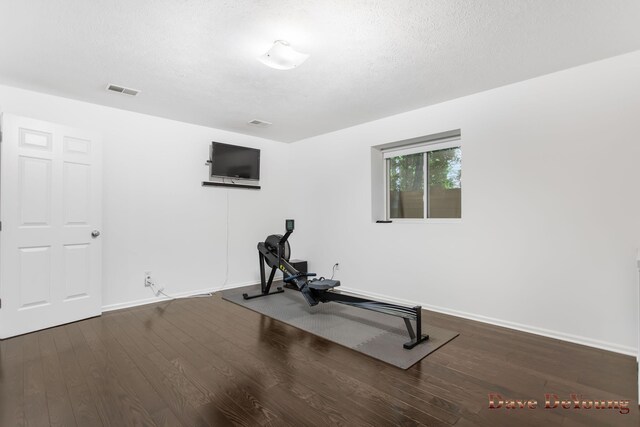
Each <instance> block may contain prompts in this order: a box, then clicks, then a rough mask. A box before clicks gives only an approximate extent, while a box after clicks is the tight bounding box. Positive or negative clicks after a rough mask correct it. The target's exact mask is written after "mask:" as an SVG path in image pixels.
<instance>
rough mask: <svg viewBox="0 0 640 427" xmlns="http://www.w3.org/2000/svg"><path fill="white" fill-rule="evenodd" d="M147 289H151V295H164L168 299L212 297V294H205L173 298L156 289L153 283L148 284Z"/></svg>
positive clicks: (162, 290)
mask: <svg viewBox="0 0 640 427" xmlns="http://www.w3.org/2000/svg"><path fill="white" fill-rule="evenodd" d="M149 287H150V288H151V290H152V291H153V293H154V294H156V296H159V295H164V296H165V297H167V298H169V299H187V298H209V297H212V296H213V293H211V292H205V293H204V294H197V295H186V296H183V297H174V296H171V295H169V294H166V293H164V289H156V284H155V283H153V282H151V283H149Z"/></svg>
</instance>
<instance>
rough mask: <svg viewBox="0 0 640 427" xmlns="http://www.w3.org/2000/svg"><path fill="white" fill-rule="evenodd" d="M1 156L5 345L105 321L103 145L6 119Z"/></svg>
mask: <svg viewBox="0 0 640 427" xmlns="http://www.w3.org/2000/svg"><path fill="white" fill-rule="evenodd" d="M0 149H1V151H0V221H2V231H0V298H1V304H2V305H1V307H0V338H8V337H12V336H15V335H20V334H24V333H27V332H31V331H35V330H39V329H44V328H48V327H51V326H55V325H60V324H63V323H68V322H73V321H76V320H80V319H85V318H87V317H92V316H97V315H99V314H100V313H101V306H102V289H101V275H102V272H101V267H102V265H101V264H102V262H101V257H102V255H101V250H102V248H101V246H102V245H101V240H102V239H101V237H99V232H100V226H101V220H102V218H101V197H102V191H101V186H102V182H101V178H102V171H101V147H100V140H99V139H98V138H96V136H95V135H93V134H91V133H89V132H85V131H81V130H77V129H71V128H68V127H64V126H60V125H56V124H53V123H47V122H41V121H38V120H33V119H28V118H25V117H18V116H13V115H10V114H3V115H2V143H1V144H0ZM92 233H93V235H92Z"/></svg>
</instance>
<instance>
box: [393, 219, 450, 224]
mask: <svg viewBox="0 0 640 427" xmlns="http://www.w3.org/2000/svg"><path fill="white" fill-rule="evenodd" d="M390 221H391V223H392V224H459V223H461V222H462V218H391V219H390Z"/></svg>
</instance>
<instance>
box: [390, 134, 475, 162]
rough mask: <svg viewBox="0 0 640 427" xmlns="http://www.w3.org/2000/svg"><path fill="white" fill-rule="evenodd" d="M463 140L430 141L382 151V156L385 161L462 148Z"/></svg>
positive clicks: (456, 138)
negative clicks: (392, 158) (410, 155)
mask: <svg viewBox="0 0 640 427" xmlns="http://www.w3.org/2000/svg"><path fill="white" fill-rule="evenodd" d="M461 147H462V140H461V139H460V137H455V138H450V139H446V140H437V141H429V142H425V143H423V144H416V145H411V146H408V147H407V146H404V147H397V148H390V149H388V150H382V156H383V157H384V158H385V159H389V158H391V157H397V156H408V155H409V154H418V153H428V152H429V151H438V150H446V149H447V148H461Z"/></svg>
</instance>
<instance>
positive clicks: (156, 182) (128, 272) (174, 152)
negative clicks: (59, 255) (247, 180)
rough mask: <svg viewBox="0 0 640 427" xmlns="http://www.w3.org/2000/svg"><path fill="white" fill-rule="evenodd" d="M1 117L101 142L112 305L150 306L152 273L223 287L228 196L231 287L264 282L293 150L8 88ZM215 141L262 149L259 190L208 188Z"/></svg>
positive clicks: (170, 281)
mask: <svg viewBox="0 0 640 427" xmlns="http://www.w3.org/2000/svg"><path fill="white" fill-rule="evenodd" d="M132 102H135V101H134V100H132ZM0 111H2V112H6V113H14V114H18V115H22V116H27V117H33V118H36V119H40V120H46V121H51V122H56V123H61V124H65V125H68V126H73V127H78V128H83V129H90V130H94V131H96V132H99V133H101V134H102V135H103V138H104V141H103V147H104V148H103V152H104V190H103V194H104V212H103V218H104V224H103V229H102V237H101V238H102V239H104V240H103V244H104V252H103V253H104V265H103V271H104V277H103V278H104V280H103V289H104V295H103V297H104V298H103V304H104V306H105V307H106V308H114V307H120V306H123V305H128V304H131V303H135V302H141V301H145V300H148V299H150V298H151V299H153V298H152V297H153V295H152V293H151V291H150V290H149V289H147V288H145V287H144V286H143V273H144V271H146V270H150V271H151V272H152V273H153V278H154V279H155V281H156V282H157V283H158V284H159V285H161V286H164V287H165V292H167V293H173V294H183V293H190V292H194V291H197V290H200V289H207V290H210V289H212V288H219V287H221V286H222V285H223V284H224V282H225V278H226V269H227V249H226V245H227V244H226V242H227V236H226V232H227V198H228V201H229V205H228V208H229V277H228V280H227V286H233V285H238V284H242V283H247V282H251V283H255V282H256V281H257V280H259V274H258V255H257V250H256V244H257V242H258V241H260V240H263V239H264V238H265V235H266V234H269V233H273V232H276V231H280V230H281V229H282V228H283V221H282V219H283V218H284V216H285V215H284V210H285V209H286V208H285V207H284V205H283V204H282V203H280V202H279V201H280V200H281V195H282V190H281V189H282V186H283V185H285V184H286V183H287V181H286V180H285V173H286V170H285V169H284V168H282V167H281V166H282V165H283V164H285V163H286V161H287V159H288V157H287V156H288V153H289V147H288V146H287V145H285V144H282V143H277V142H273V141H269V140H265V139H260V138H255V137H250V136H245V135H240V134H235V133H230V132H225V131H221V130H216V129H211V128H206V127H201V126H195V125H190V124H186V123H181V122H176V121H171V120H166V119H161V118H157V117H151V116H147V115H143V114H137V113H132V112H128V111H123V110H118V109H113V108H108V107H102V106H98V105H94V104H88V103H83V102H78V101H74V100H69V99H65V98H60V97H54V96H49V95H44V94H40V93H35V92H29V91H24V90H20V89H15V88H11V87H6V86H0ZM212 140H216V141H220V142H227V143H231V144H241V145H246V146H251V147H256V148H260V149H261V150H262V151H261V160H262V171H261V184H262V190H260V191H256V190H240V189H231V190H229V189H226V188H219V187H202V186H201V182H202V181H203V180H206V179H207V178H208V169H207V167H206V166H205V161H206V160H207V158H208V146H209V143H210V142H211V141H212Z"/></svg>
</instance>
